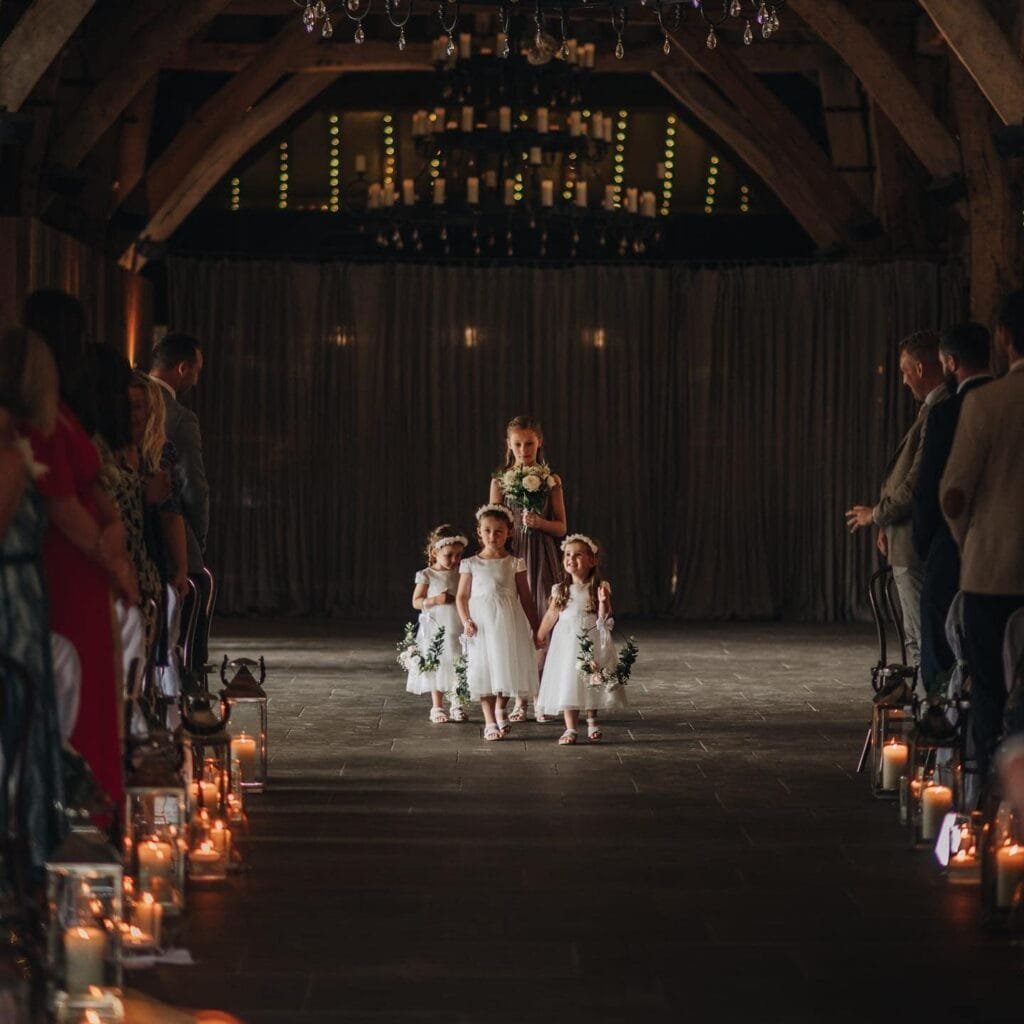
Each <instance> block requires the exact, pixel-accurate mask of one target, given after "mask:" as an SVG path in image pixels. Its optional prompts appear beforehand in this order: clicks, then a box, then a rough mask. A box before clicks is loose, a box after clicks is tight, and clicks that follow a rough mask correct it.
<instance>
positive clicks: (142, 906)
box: [132, 892, 164, 946]
mask: <svg viewBox="0 0 1024 1024" xmlns="http://www.w3.org/2000/svg"><path fill="white" fill-rule="evenodd" d="M132 916H133V917H134V919H135V923H136V925H138V927H139V928H140V929H141V930H142V931H143V932H147V933H148V934H149V935H150V936H152V940H153V945H154V946H159V945H160V928H161V925H162V923H163V917H164V908H163V907H162V906H160V904H159V903H157V901H156V900H155V899H153V895H152V893H148V892H146V893H143V894H142V899H141V900H137V901H136V903H135V906H134V909H133V915H132Z"/></svg>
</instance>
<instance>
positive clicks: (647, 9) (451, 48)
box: [292, 0, 786, 63]
mask: <svg viewBox="0 0 1024 1024" xmlns="http://www.w3.org/2000/svg"><path fill="white" fill-rule="evenodd" d="M583 2H584V5H585V10H586V11H587V12H589V11H597V10H601V11H602V12H603V11H604V9H605V8H604V5H603V4H596V3H593V4H587V3H586V0H583ZM785 2H786V0H639V2H636V0H633V2H632V3H630V0H620V2H615V0H613V2H612V3H610V4H609V5H608V8H607V10H608V12H609V13H610V15H611V24H612V30H613V31H614V32H615V36H616V42H615V56H616V57H617V58H618V59H619V60H622V58H623V57H624V56H625V53H626V47H625V44H624V42H623V34H624V33H625V30H626V20H627V15H629V13H630V11H631V9H632V13H633V14H634V15H637V14H641V13H643V14H646V15H647V16H649V17H653V18H654V20H656V22H657V25H658V28H659V30H660V31H661V34H662V36H663V39H664V42H663V44H662V50H663V51H664V52H665V53H666V54H667V53H669V52H670V51H671V49H672V44H671V42H670V39H669V36H670V33H671V32H674V31H675V30H676V29H678V28H679V27H680V26H681V25H682V24H683V22H684V21H685V19H686V18H687V17H688V16H690V15H693V16H694V17H698V18H699V19H700V20H701V22H702V23H703V24H704V26H706V27H707V30H708V32H707V36H706V37H705V45H706V46H707V48H708V49H709V50H713V49H715V47H716V46H718V32H719V30H720V29H722V28H723V27H725V26H726V25H727V24H728V23H730V22H732V23H734V24H735V26H736V27H737V28H738V27H739V26H740V25H742V26H743V43H744V45H746V46H750V44H751V43H753V41H754V39H755V38H756V36H757V35H758V34H759V35H760V36H761V38H762V39H770V38H771V37H772V36H773V35H775V33H776V32H778V31H779V28H780V24H781V23H780V20H779V11H780V10H781V9H782V7H784V6H785ZM292 3H294V4H295V5H296V7H299V8H301V9H302V23H303V25H304V26H305V29H306V31H307V32H309V33H314V32H317V31H319V33H320V35H321V36H322V37H323V38H324V39H330V38H332V37H333V35H334V31H335V23H334V19H335V16H336V15H337V14H338V12H339V11H344V14H345V16H346V17H347V18H348V19H349V21H351V22H352V23H354V25H355V29H354V32H353V40H354V41H355V42H356V43H362V42H364V41H365V40H366V31H365V29H364V28H363V22H364V21H365V20H366V18H367V16H368V15H369V13H370V10H371V8H372V6H373V0H344V2H343V3H341V4H339V5H337V6H334V7H329V6H328V4H327V3H326V0H292ZM383 4H384V13H385V14H386V16H387V19H388V21H389V22H390V23H391V25H393V26H394V27H395V28H397V29H398V48H399V50H404V49H405V47H406V36H405V26H406V25H407V24H408V22H409V18H410V17H411V16H412V13H413V0H406V2H405V4H404V6H403V5H401V4H400V3H399V2H398V0H383ZM513 9H521V8H520V6H519V3H518V0H509V2H508V3H500V4H496V5H495V10H496V13H497V16H498V21H499V24H500V25H501V26H502V30H503V33H504V35H505V44H504V46H503V47H502V48H501V49H499V50H497V51H496V56H498V57H499V58H502V57H508V56H509V54H510V53H511V52H512V43H511V33H510V31H509V30H510V28H511V20H512V12H513ZM403 11H404V13H403ZM435 13H436V17H437V19H438V21H439V22H440V25H441V31H442V33H443V34H444V36H445V37H446V38H447V42H446V43H445V44H444V47H445V53H444V56H447V57H451V56H454V54H455V53H456V41H455V35H456V29H457V25H458V20H459V2H458V0H440V3H439V4H438V6H437V8H436V12H435ZM549 13H550V15H551V18H550V20H551V22H552V23H553V22H554V21H555V19H556V18H557V21H558V31H559V35H557V36H553V35H551V34H550V33H549V32H548V31H547V25H546V22H547V20H548V19H547V18H546V17H545V12H544V10H543V9H542V5H541V2H540V0H535V4H534V8H533V22H534V25H533V27H532V28H528V29H527V30H526V33H525V38H524V39H523V44H524V45H525V46H526V48H527V52H528V53H532V54H533V55H534V56H535V57H536V58H537V61H536V62H537V63H544V62H546V61H547V60H550V59H551V58H552V57H554V56H558V57H560V58H561V59H563V60H565V59H567V58H568V54H569V43H570V39H571V35H572V33H571V31H570V15H569V13H568V12H567V10H566V8H565V7H564V6H559V7H557V8H554V7H552V9H551V10H550V11H549Z"/></svg>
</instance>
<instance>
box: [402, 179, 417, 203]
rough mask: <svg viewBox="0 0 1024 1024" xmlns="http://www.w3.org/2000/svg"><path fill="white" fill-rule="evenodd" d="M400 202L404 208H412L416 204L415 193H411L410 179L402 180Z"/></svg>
mask: <svg viewBox="0 0 1024 1024" xmlns="http://www.w3.org/2000/svg"><path fill="white" fill-rule="evenodd" d="M402 202H403V203H405V205H406V206H412V204H413V203H415V202H416V193H415V192H414V191H413V181H412V178H403V179H402Z"/></svg>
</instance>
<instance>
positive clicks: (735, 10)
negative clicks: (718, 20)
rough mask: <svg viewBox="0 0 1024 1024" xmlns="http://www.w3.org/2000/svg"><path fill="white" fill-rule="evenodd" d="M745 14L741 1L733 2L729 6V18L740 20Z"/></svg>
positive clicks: (734, 0) (735, 0) (733, 0)
mask: <svg viewBox="0 0 1024 1024" xmlns="http://www.w3.org/2000/svg"><path fill="white" fill-rule="evenodd" d="M742 13H743V4H741V3H740V0H732V3H731V4H729V16H730V17H732V18H738V17H739V16H740V15H741V14H742Z"/></svg>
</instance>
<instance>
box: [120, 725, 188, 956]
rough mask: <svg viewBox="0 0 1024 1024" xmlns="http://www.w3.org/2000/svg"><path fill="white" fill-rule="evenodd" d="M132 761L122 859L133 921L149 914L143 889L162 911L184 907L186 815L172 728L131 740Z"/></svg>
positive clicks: (127, 791)
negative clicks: (141, 740) (130, 885)
mask: <svg viewBox="0 0 1024 1024" xmlns="http://www.w3.org/2000/svg"><path fill="white" fill-rule="evenodd" d="M132 762H133V769H132V772H131V774H130V776H129V779H128V785H127V786H126V787H125V802H126V807H125V818H124V824H125V862H126V867H127V871H128V874H129V875H130V876H131V877H132V878H133V879H134V885H133V915H132V924H137V922H136V921H135V920H134V919H135V917H136V916H137V915H142V916H143V917H145V918H146V922H147V923H149V922H150V918H151V917H152V916H153V914H152V912H150V911H148V910H147V909H145V908H146V907H147V905H148V901H146V900H145V896H146V895H147V894H149V895H150V896H151V897H152V900H153V902H155V903H156V904H158V905H159V907H160V908H161V914H178V913H180V912H181V910H182V909H183V907H184V904H185V854H186V851H187V849H188V824H189V818H188V805H187V798H186V794H185V783H184V781H183V780H182V777H181V771H180V769H181V763H182V752H181V748H180V747H179V746H177V744H175V743H174V740H173V739H172V737H171V735H170V733H167V732H159V733H154V734H152V735H150V737H149V738H148V739H147V740H146V741H145V742H144V743H142V744H138V745H137V746H135V748H134V749H133V751H132ZM141 931H142V933H143V934H149V935H151V936H155V932H154V931H151V930H148V929H146V928H142V929H141ZM136 938H137V936H136ZM142 944H143V943H142V942H141V941H137V942H136V943H135V945H137V946H138V945H142ZM155 944H158V943H155Z"/></svg>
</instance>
